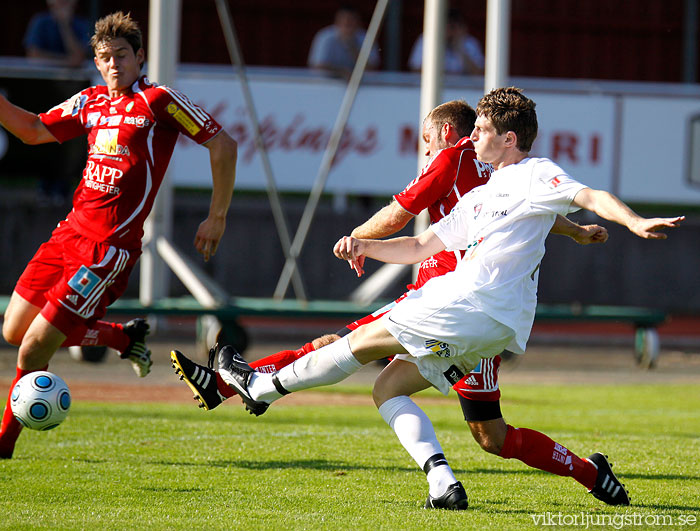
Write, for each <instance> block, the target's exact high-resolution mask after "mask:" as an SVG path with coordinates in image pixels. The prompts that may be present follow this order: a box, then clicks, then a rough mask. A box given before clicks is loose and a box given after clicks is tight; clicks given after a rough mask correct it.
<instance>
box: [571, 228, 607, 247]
mask: <svg viewBox="0 0 700 531" xmlns="http://www.w3.org/2000/svg"><path fill="white" fill-rule="evenodd" d="M571 237H572V238H573V240H574V241H575V242H576V243H578V244H580V245H588V244H589V243H605V242H606V241H608V229H606V228H605V227H601V226H600V225H582V226H581V230H580V231H579V232H578V233H577V234H575V235H573V236H571Z"/></svg>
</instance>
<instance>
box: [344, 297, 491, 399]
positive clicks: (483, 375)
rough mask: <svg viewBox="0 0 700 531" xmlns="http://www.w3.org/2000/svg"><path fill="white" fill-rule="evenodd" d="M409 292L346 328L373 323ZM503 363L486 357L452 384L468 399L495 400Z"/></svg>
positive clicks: (453, 387)
mask: <svg viewBox="0 0 700 531" xmlns="http://www.w3.org/2000/svg"><path fill="white" fill-rule="evenodd" d="M407 287H408V288H409V290H410V289H416V288H415V286H411V285H409V286H407ZM407 295H408V292H406V293H404V294H403V295H401V296H400V297H399V298H398V299H396V300H395V301H393V302H390V303H389V304H387V305H386V306H382V307H381V308H379V309H378V310H377V311H375V312H374V313H372V314H370V315H366V316H365V317H363V318H362V319H358V320H357V321H353V322H352V323H350V324H349V325H346V327H345V328H347V329H348V330H350V331H352V330H355V329H356V328H358V327H360V326H362V325H364V324H367V323H371V322H373V321H376V320H377V319H379V318H380V317H381V316H382V315H384V314H385V313H386V312H388V311H389V310H391V309H392V308H393V307H394V306H395V305H396V303H398V302H399V301H400V300H401V299H403V298H405V297H406V296H407ZM500 365H501V357H500V356H494V357H493V358H485V359H482V360H481V362H479V365H477V366H476V368H475V369H474V370H473V371H472V372H470V373H469V374H467V375H465V376H464V377H463V378H462V379H461V380H460V381H459V382H457V383H456V384H454V385H453V386H452V389H454V390H455V391H456V392H457V394H459V395H461V396H463V397H464V398H466V399H467V400H479V401H484V402H495V401H496V400H499V399H500V398H501V391H500V389H499V388H498V368H499V366H500Z"/></svg>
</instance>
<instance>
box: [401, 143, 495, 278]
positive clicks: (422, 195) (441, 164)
mask: <svg viewBox="0 0 700 531" xmlns="http://www.w3.org/2000/svg"><path fill="white" fill-rule="evenodd" d="M492 171H493V167H492V166H491V165H490V164H485V163H483V162H480V161H478V160H476V153H475V152H474V145H473V144H472V141H471V139H470V138H469V137H464V138H462V139H461V140H460V141H459V142H457V145H455V146H453V147H449V148H445V149H442V150H440V151H438V152H437V153H436V154H435V155H434V156H433V157H432V158H431V159H430V160H429V161H428V163H427V164H426V165H425V167H424V168H423V170H422V171H421V173H420V175H419V176H418V177H416V178H415V179H414V180H413V181H412V182H411V183H410V184H409V185H408V186H407V187H406V188H405V189H404V190H403V191H402V192H401V193H399V194H396V195H395V196H394V199H396V201H398V203H399V204H400V205H401V206H402V207H403V208H405V209H406V210H407V211H408V212H410V213H411V214H414V215H418V214H420V213H421V212H422V211H423V210H424V209H426V208H427V209H428V214H429V215H430V223H436V222H438V221H439V220H441V219H442V218H444V217H445V216H446V215H447V214H449V213H450V211H451V210H452V208H453V207H454V206H455V205H456V204H457V201H459V199H460V198H461V197H462V196H463V195H464V194H466V193H467V192H469V191H470V190H471V189H472V188H475V187H477V186H481V185H482V184H486V182H487V181H488V180H489V177H490V176H491V172H492ZM457 260H458V255H457V254H456V253H454V252H451V251H442V252H440V253H438V254H436V255H434V256H432V257H430V258H428V259H427V260H425V261H423V263H421V265H420V270H419V273H418V279H417V281H416V287H421V286H422V285H423V284H425V283H426V282H427V281H428V280H429V279H431V278H433V277H435V276H440V275H443V274H445V273H447V272H449V271H453V270H454V268H455V267H457Z"/></svg>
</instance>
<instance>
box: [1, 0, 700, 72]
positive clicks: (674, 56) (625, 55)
mask: <svg viewBox="0 0 700 531" xmlns="http://www.w3.org/2000/svg"><path fill="white" fill-rule="evenodd" d="M392 1H393V2H398V6H397V7H398V11H399V12H400V32H399V33H400V36H399V38H398V41H399V46H400V47H399V56H400V61H399V62H400V65H401V69H406V63H407V60H408V54H409V52H410V49H411V46H412V44H413V42H414V40H415V38H416V37H417V36H418V35H419V34H420V33H421V32H422V25H423V2H422V1H421V0H403V1H402V0H392ZM339 3H340V2H336V1H333V0H328V1H324V2H321V1H319V0H294V1H293V2H290V1H289V0H236V1H235V2H234V1H229V6H230V9H231V12H232V14H233V17H234V21H235V24H236V29H237V31H238V34H239V39H240V41H241V46H242V49H243V54H244V58H245V61H246V62H247V63H248V64H251V65H269V66H291V67H303V66H305V64H306V57H307V53H308V49H309V46H310V43H311V40H312V38H313V35H314V33H315V32H316V31H317V30H319V29H320V28H322V27H324V26H326V25H328V24H330V23H331V21H332V19H333V13H334V11H335V9H336V7H337V5H338V4H339ZM352 4H354V5H356V6H357V7H358V8H359V9H360V11H361V13H362V15H363V17H364V21H365V24H368V23H369V20H370V18H371V16H372V12H373V10H374V6H375V0H355V1H354V2H352ZM45 5H46V4H45V2H44V1H43V0H30V1H25V2H15V3H13V4H12V9H11V11H9V10H4V13H3V15H2V17H0V55H23V54H24V50H23V48H22V38H23V35H24V30H25V28H26V25H27V22H28V21H29V18H30V17H31V15H32V14H34V13H36V12H38V11H41V10H43V9H44V8H45ZM454 5H458V6H460V8H461V9H462V11H463V13H464V14H465V16H466V18H467V21H468V23H469V26H470V29H471V32H472V33H473V34H474V35H475V36H476V37H477V38H478V39H479V40H480V41H481V42H482V43H483V42H484V33H485V20H486V0H462V1H461V2H454ZM684 5H685V0H615V1H610V0H586V1H583V0H578V1H574V0H512V37H511V73H512V75H514V76H535V77H566V78H594V79H615V80H638V81H668V82H679V81H682V80H683V25H684V22H683V17H684ZM182 6H183V17H182V19H183V28H182V46H181V61H182V62H195V63H226V62H228V55H227V52H226V49H225V46H224V40H223V36H222V33H221V29H220V25H219V22H218V18H217V12H216V7H215V2H214V0H182ZM79 9H80V11H81V12H82V13H83V14H85V15H86V16H93V15H97V16H102V15H104V14H106V13H109V12H111V11H115V10H118V9H122V10H124V11H131V12H132V14H133V15H134V16H135V18H137V19H138V20H139V21H140V22H141V24H142V27H143V28H144V30H147V28H148V2H147V1H146V0H80V2H79ZM696 22H697V21H696ZM384 33H386V30H385V29H384V30H383V34H382V35H380V44H381V45H383V46H386V43H385V40H384V39H385V35H384ZM696 66H697V65H696Z"/></svg>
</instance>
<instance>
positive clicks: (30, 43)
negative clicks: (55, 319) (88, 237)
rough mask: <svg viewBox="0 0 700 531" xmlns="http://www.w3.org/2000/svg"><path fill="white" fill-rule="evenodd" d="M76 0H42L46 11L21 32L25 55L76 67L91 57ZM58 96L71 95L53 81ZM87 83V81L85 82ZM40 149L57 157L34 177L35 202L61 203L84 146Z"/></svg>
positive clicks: (85, 24) (86, 24)
mask: <svg viewBox="0 0 700 531" xmlns="http://www.w3.org/2000/svg"><path fill="white" fill-rule="evenodd" d="M77 3H78V0H46V5H47V7H48V11H44V12H41V13H37V14H36V15H34V16H33V17H32V19H31V20H30V21H29V25H28V26H27V32H26V34H25V36H24V48H25V50H26V53H27V57H29V58H32V59H40V60H42V61H45V62H46V63H48V64H52V65H55V66H68V67H71V68H77V67H79V66H81V65H82V64H83V62H84V61H85V60H86V59H89V58H90V57H92V51H91V49H90V35H91V28H90V26H91V24H90V22H89V21H88V20H87V19H86V18H83V17H81V16H78V15H76V14H75V8H76V5H77ZM53 86H54V89H53V90H55V91H56V92H57V96H58V98H59V99H66V98H68V97H70V96H72V95H73V93H74V90H73V87H72V86H71V87H70V91H69V92H66V88H65V87H64V86H63V85H62V84H61V83H60V82H55V83H54V84H53ZM86 86H87V82H86ZM43 151H44V153H50V157H51V158H53V159H54V160H56V161H57V164H56V166H55V169H52V171H51V172H50V173H49V174H47V173H43V174H42V175H39V178H38V187H39V190H38V193H37V203H38V204H39V205H41V206H48V205H55V206H62V205H64V204H65V202H66V201H67V199H68V197H69V196H70V192H71V190H72V188H73V187H74V184H75V175H79V174H80V169H81V168H82V166H83V165H84V164H85V156H84V150H76V149H59V148H58V146H50V147H44V149H43Z"/></svg>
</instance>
